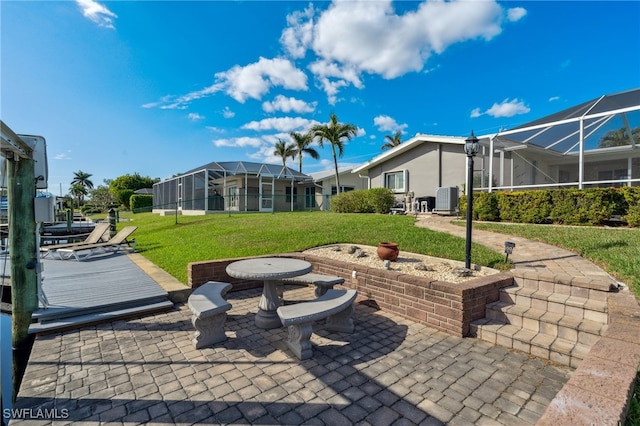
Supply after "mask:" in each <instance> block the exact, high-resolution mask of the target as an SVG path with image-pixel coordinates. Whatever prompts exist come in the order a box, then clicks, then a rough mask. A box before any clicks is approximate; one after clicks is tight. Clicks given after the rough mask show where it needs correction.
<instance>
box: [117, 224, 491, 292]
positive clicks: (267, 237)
mask: <svg viewBox="0 0 640 426" xmlns="http://www.w3.org/2000/svg"><path fill="white" fill-rule="evenodd" d="M120 217H121V218H122V219H131V222H123V223H120V225H119V228H120V227H122V226H124V225H128V224H132V225H136V226H138V230H137V231H136V232H135V234H134V237H135V238H136V241H137V242H138V246H137V249H138V251H139V252H140V253H141V254H142V255H143V256H145V257H146V258H148V259H149V260H150V261H152V262H153V263H155V264H156V265H157V266H159V267H160V268H162V269H164V270H165V271H167V272H168V273H170V274H171V275H173V276H174V277H175V278H177V279H178V280H180V281H181V282H183V283H186V282H187V264H188V263H189V262H195V261H201V260H213V259H224V258H235V257H243V256H255V255H264V254H277V253H287V252H294V251H302V250H305V249H308V248H311V247H317V246H321V245H325V244H334V243H353V244H363V245H371V246H377V245H378V243H379V242H382V241H391V242H396V243H398V244H399V247H400V251H408V252H414V253H421V254H426V255H430V256H435V257H442V258H448V259H454V260H460V261H464V250H465V241H464V239H461V238H457V237H454V236H451V235H448V234H443V233H438V232H433V231H430V230H428V229H424V228H418V227H416V226H415V219H414V218H413V217H411V216H400V215H397V216H392V215H376V214H338V213H330V212H290V213H289V212H287V213H274V214H269V213H243V214H233V215H227V214H218V215H209V216H179V217H178V219H177V221H178V223H177V224H176V223H175V222H176V218H175V217H174V216H164V217H163V216H158V215H155V214H151V213H138V214H130V213H121V215H120ZM472 260H473V262H474V263H477V264H480V265H484V266H491V267H501V266H502V265H501V263H503V262H504V255H503V254H501V253H496V252H493V251H491V250H489V249H487V248H485V247H483V246H481V245H478V244H474V245H473V256H472Z"/></svg>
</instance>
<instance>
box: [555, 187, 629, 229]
mask: <svg viewBox="0 0 640 426" xmlns="http://www.w3.org/2000/svg"><path fill="white" fill-rule="evenodd" d="M551 201H552V203H553V207H552V209H551V215H550V216H551V220H552V221H553V222H554V223H561V224H566V225H601V224H602V223H604V222H605V221H606V220H608V219H610V218H611V216H613V215H614V214H617V213H619V212H621V211H623V210H624V208H623V204H624V199H623V197H622V196H621V195H620V192H619V191H618V190H616V189H614V188H589V189H583V190H580V189H557V190H553V191H551Z"/></svg>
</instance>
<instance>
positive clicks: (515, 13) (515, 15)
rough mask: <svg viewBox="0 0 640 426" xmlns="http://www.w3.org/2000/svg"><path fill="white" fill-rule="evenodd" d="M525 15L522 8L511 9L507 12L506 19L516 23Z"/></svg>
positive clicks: (525, 11)
mask: <svg viewBox="0 0 640 426" xmlns="http://www.w3.org/2000/svg"><path fill="white" fill-rule="evenodd" d="M526 14H527V9H525V8H522V7H513V8H511V9H509V10H507V19H508V20H509V21H510V22H517V21H519V20H520V19H522V18H524V17H525V16H526Z"/></svg>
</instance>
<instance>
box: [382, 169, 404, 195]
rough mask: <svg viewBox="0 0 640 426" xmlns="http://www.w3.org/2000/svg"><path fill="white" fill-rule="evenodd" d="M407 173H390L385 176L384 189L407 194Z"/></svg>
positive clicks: (402, 171)
mask: <svg viewBox="0 0 640 426" xmlns="http://www.w3.org/2000/svg"><path fill="white" fill-rule="evenodd" d="M406 183H407V171H406V170H401V171H399V172H389V173H385V174H384V187H385V188H389V189H390V190H392V191H393V192H407V188H406Z"/></svg>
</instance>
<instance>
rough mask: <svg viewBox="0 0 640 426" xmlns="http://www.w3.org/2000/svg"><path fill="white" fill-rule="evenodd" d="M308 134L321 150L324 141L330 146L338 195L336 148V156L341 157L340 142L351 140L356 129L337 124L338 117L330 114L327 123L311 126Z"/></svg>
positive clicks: (341, 147) (344, 124) (341, 143)
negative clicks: (315, 140) (316, 141)
mask: <svg viewBox="0 0 640 426" xmlns="http://www.w3.org/2000/svg"><path fill="white" fill-rule="evenodd" d="M309 132H310V133H311V134H312V135H313V137H314V138H317V139H318V145H320V147H321V148H322V147H323V143H324V142H325V141H327V142H329V143H330V144H331V154H332V155H333V164H334V166H335V169H336V193H337V194H340V177H339V176H338V157H337V155H336V148H337V149H338V154H339V155H340V157H342V154H343V153H344V144H343V142H342V140H343V139H346V140H351V138H353V137H354V136H355V135H356V134H357V133H358V128H357V127H356V126H355V125H353V124H348V123H340V122H338V117H337V116H336V115H335V114H334V113H331V116H330V118H329V123H327V124H316V125H314V126H311V129H310V130H309Z"/></svg>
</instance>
